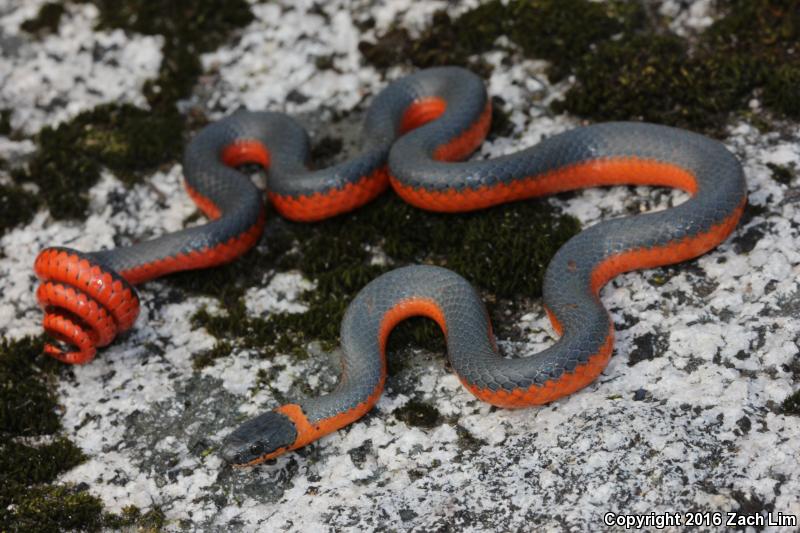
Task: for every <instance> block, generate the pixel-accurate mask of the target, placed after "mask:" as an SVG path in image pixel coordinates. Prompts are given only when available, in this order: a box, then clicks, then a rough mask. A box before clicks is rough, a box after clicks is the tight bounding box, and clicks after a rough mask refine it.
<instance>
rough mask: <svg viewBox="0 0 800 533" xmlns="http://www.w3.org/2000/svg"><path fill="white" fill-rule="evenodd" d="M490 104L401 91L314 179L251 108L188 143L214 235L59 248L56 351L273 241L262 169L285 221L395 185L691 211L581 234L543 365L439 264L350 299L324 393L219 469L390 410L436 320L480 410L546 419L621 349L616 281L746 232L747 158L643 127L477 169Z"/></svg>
mask: <svg viewBox="0 0 800 533" xmlns="http://www.w3.org/2000/svg"><path fill="white" fill-rule="evenodd" d="M491 115H492V103H491V99H490V98H489V96H488V94H487V91H486V87H485V85H484V82H483V80H482V79H481V78H480V77H478V76H477V75H475V74H474V73H472V72H470V71H469V70H466V69H464V68H461V67H435V68H428V69H424V70H420V71H417V72H414V73H412V74H409V75H406V76H404V77H401V78H399V79H397V80H395V81H392V82H391V83H389V84H388V85H387V86H386V87H385V88H384V89H383V90H381V91H380V92H379V93H378V94H377V95H376V96H375V97H374V99H373V101H372V103H371V104H370V106H369V108H368V109H367V111H366V116H365V120H364V125H363V139H364V141H363V145H362V146H363V147H362V148H361V150H360V152H359V153H358V154H357V155H355V156H354V157H352V158H349V159H347V160H346V161H344V162H341V163H338V164H336V165H333V166H331V167H327V168H323V169H312V168H311V167H310V166H309V163H308V159H309V153H310V148H309V147H310V141H309V137H308V134H307V132H306V131H305V129H304V128H303V127H302V126H301V125H300V124H299V123H298V122H297V121H295V120H294V119H293V118H291V117H290V116H288V115H286V114H283V113H278V112H265V111H248V110H239V111H236V112H234V113H233V114H231V115H229V116H227V117H225V118H223V119H221V120H219V121H217V122H214V123H212V124H210V125H209V126H207V127H206V128H204V129H203V130H202V131H201V132H200V133H198V134H197V135H196V137H195V138H194V139H193V140H192V141H191V142H190V143H189V145H188V147H187V150H186V153H185V155H184V161H183V167H184V174H185V177H186V187H187V190H188V191H189V193H190V195H191V196H192V198H193V199H194V200H195V202H196V203H197V204H198V206H199V207H200V209H201V210H202V211H203V212H204V213H205V214H206V215H207V216H208V218H209V219H210V222H209V223H207V224H205V225H202V226H196V227H194V228H189V229H184V230H182V231H179V232H176V233H172V234H168V235H164V236H162V237H160V238H157V239H154V240H151V241H146V242H142V243H139V244H134V245H132V246H127V247H120V248H115V249H111V250H103V251H98V252H92V253H82V252H78V251H75V250H72V249H69V248H64V247H53V248H48V249H45V250H43V251H42V252H41V254H40V255H39V257H38V258H37V260H36V264H35V270H36V272H37V274H38V275H39V277H40V278H42V280H43V284H42V285H40V287H39V289H38V296H39V300H40V303H42V305H43V306H44V308H45V311H46V314H45V329H46V330H48V332H49V333H50V334H51V336H53V337H55V338H56V339H58V340H61V341H65V342H68V343H71V344H72V345H74V346H76V347H77V349H76V350H73V351H72V352H64V351H62V350H61V349H60V348H59V347H56V346H55V345H50V347H49V348H47V351H48V353H49V354H50V355H53V356H55V357H58V358H60V359H62V360H65V361H68V362H86V361H88V360H89V359H91V357H93V355H94V350H95V347H96V346H102V345H105V344H108V343H109V342H111V340H113V337H114V335H115V334H116V333H117V332H118V331H122V330H125V329H127V328H130V327H131V325H132V324H133V320H135V317H136V313H137V310H138V297H137V296H136V292H135V290H134V288H133V285H135V284H137V283H141V282H144V281H147V280H149V279H153V278H155V277H158V276H162V275H165V274H168V273H170V272H174V271H177V270H185V269H191V268H203V267H209V266H213V265H217V264H221V263H224V262H227V261H231V260H233V259H234V258H236V257H238V256H239V255H241V254H242V253H244V252H245V251H246V250H247V249H249V248H250V247H251V246H253V245H254V244H255V243H256V242H257V241H258V239H259V237H260V235H261V232H262V230H263V227H264V220H265V211H264V206H263V202H262V200H261V196H260V193H259V192H258V189H257V188H256V187H255V186H254V185H253V184H252V182H251V181H250V180H249V179H248V177H247V176H246V175H245V174H243V173H242V172H240V171H239V170H237V168H238V167H239V166H241V165H243V164H245V163H255V164H258V165H261V166H263V167H264V168H265V169H267V197H268V199H269V203H270V205H271V206H272V207H273V208H274V209H275V210H276V211H277V212H278V213H279V214H280V215H282V216H284V217H286V218H289V219H291V220H297V221H308V222H311V221H317V220H322V219H325V218H328V217H331V216H334V215H337V214H341V213H344V212H347V211H350V210H353V209H356V208H358V207H360V206H361V205H364V204H366V203H367V202H369V201H371V200H372V199H373V198H375V197H376V196H378V195H379V194H381V193H382V192H383V191H384V190H385V189H386V188H387V187H389V186H391V188H392V189H394V191H395V193H396V194H398V195H399V196H400V197H401V198H402V199H403V200H405V201H406V202H409V203H410V204H412V205H414V206H416V207H419V208H421V209H426V210H431V211H438V212H463V211H473V210H479V209H484V208H488V207H491V206H495V205H499V204H504V203H507V202H514V201H520V200H525V199H529V198H534V197H541V196H547V195H553V194H557V193H561V192H565V191H571V190H575V189H581V188H587V187H598V186H613V185H647V186H659V187H671V188H677V189H681V190H683V191H685V192H686V193H688V196H689V198H688V199H687V200H686V201H684V202H682V203H680V204H678V205H676V206H673V207H670V208H668V209H665V210H662V211H656V212H647V213H641V214H636V215H633V216H625V217H621V218H614V219H611V220H604V221H601V222H598V223H596V224H594V225H592V226H590V227H588V228H585V229H584V230H583V231H581V232H580V233H578V234H577V235H575V236H574V237H572V238H571V239H570V240H568V241H567V242H566V243H565V244H564V245H563V246H562V247H561V248H560V249H559V250H558V251H557V252H556V254H555V256H554V257H553V259H552V260H551V261H550V263H549V265H548V266H547V269H546V272H545V276H544V282H543V288H542V300H543V305H544V308H545V310H546V312H547V315H548V317H549V318H550V321H551V323H552V325H553V328H554V330H555V332H556V333H557V334H558V339H557V340H556V341H555V343H554V344H553V345H551V346H550V347H548V348H547V349H545V350H544V351H542V352H540V353H537V354H535V355H532V356H529V357H523V358H505V357H503V356H502V354H501V353H500V352H499V350H498V348H497V345H496V341H495V339H494V335H493V333H492V325H491V321H490V319H489V315H488V313H487V311H486V308H485V306H484V304H483V302H482V299H481V297H480V294H479V292H478V291H477V289H476V288H475V287H474V286H472V285H471V284H470V283H469V282H468V281H467V280H465V279H464V278H463V277H461V276H460V275H458V274H457V273H455V272H452V271H450V270H447V269H445V268H442V267H438V266H433V265H410V266H404V267H401V268H397V269H394V270H391V271H389V272H387V273H385V274H383V275H381V276H379V277H377V278H376V279H374V280H373V281H371V282H370V283H369V284H367V285H366V286H365V287H364V288H363V289H362V290H361V291H360V292H359V293H358V294H357V295H356V296H355V298H354V299H353V300H352V302H351V303H350V304H349V306H348V307H347V310H346V311H345V314H344V318H343V319H342V322H341V326H340V342H341V350H340V353H341V369H340V372H339V379H338V384H337V385H336V387H335V388H334V389H333V390H332V391H331V392H329V393H327V394H324V395H322V396H318V397H308V398H304V399H300V400H298V401H296V402H292V403H286V404H284V405H281V406H279V407H277V408H274V409H272V410H269V411H266V412H263V413H261V414H259V415H257V416H255V417H253V418H250V419H249V420H247V421H245V422H244V423H242V424H241V425H240V426H238V427H237V428H236V429H234V431H232V432H231V433H230V434H228V435H227V436H226V437H225V438H224V439H223V440H222V442H221V445H220V450H219V453H220V455H221V456H222V458H223V459H224V460H225V461H227V462H228V463H231V464H233V465H236V466H245V465H254V464H258V463H261V462H263V461H267V460H270V459H273V458H276V457H278V456H279V455H281V454H283V453H286V452H288V451H290V450H296V449H299V448H302V447H304V446H306V445H308V444H310V443H312V442H314V441H316V440H318V439H320V438H322V437H323V436H325V435H328V434H330V433H332V432H335V431H338V430H339V429H341V428H343V427H345V426H347V425H349V424H351V423H353V422H355V421H356V420H358V419H359V418H361V417H362V416H364V415H365V414H366V413H367V412H369V411H370V410H371V409H372V407H373V406H374V405H375V403H376V402H377V401H378V399H379V398H380V396H381V394H382V391H383V388H384V385H385V382H386V376H387V363H386V342H387V338H388V336H389V333H390V332H391V331H392V329H393V328H394V327H395V325H397V324H398V323H399V322H401V321H403V320H405V319H406V318H409V317H412V316H425V317H428V318H431V319H433V320H434V321H435V322H436V323H437V324H438V325H439V327H440V328H441V330H442V332H443V334H444V336H445V339H446V344H447V352H448V358H449V360H450V363H451V365H452V369H453V371H454V372H455V374H456V375H457V376H458V378H459V380H460V381H461V383H462V384H463V385H464V387H465V388H466V389H467V390H469V391H470V392H471V393H472V394H473V395H475V396H476V397H477V398H479V399H480V400H482V401H485V402H488V403H490V404H493V405H496V406H499V407H504V408H521V407H527V406H533V405H541V404H546V403H549V402H552V401H554V400H556V399H559V398H562V397H564V396H567V395H569V394H571V393H573V392H576V391H577V390H579V389H581V388H583V387H586V386H587V385H589V384H590V383H592V382H593V381H594V380H595V379H596V378H597V377H598V376H599V375H600V374H601V373H602V372H603V370H604V369H605V367H606V365H607V364H608V361H609V359H610V357H611V354H612V351H613V347H614V324H613V321H612V319H611V317H610V315H609V313H608V311H607V310H606V309H605V307H604V306H603V303H602V301H601V299H600V290H601V288H602V287H603V286H604V285H605V284H606V283H608V281H610V280H611V279H612V278H614V277H615V276H617V275H619V274H621V273H623V272H627V271H631V270H638V269H647V268H653V267H657V266H661V265H667V264H673V263H678V262H682V261H686V260H689V259H692V258H695V257H698V256H700V255H702V254H704V253H706V252H708V251H709V250H711V249H713V248H715V247H716V246H717V245H718V244H720V243H721V242H723V241H724V240H725V239H726V238H727V237H728V236H729V235H730V233H731V232H732V231H733V230H734V228H735V227H736V225H737V224H738V222H739V219H740V218H741V216H742V213H743V211H744V208H745V206H746V202H747V184H746V181H745V176H744V172H743V170H742V167H741V165H740V163H739V161H738V160H737V158H736V157H735V156H734V155H733V154H732V153H731V152H730V151H729V150H728V149H727V148H726V147H725V146H724V145H723V144H722V143H720V142H718V141H716V140H713V139H710V138H708V137H706V136H703V135H701V134H698V133H694V132H690V131H688V130H684V129H679V128H674V127H669V126H663V125H657V124H650V123H644V122H606V123H598V124H591V125H585V126H579V127H576V128H573V129H570V130H568V131H565V132H563V133H560V134H557V135H553V136H551V137H547V138H545V139H544V140H542V141H540V142H539V143H538V144H536V145H534V146H532V147H529V148H525V149H522V150H520V151H518V152H515V153H512V154H508V155H504V156H500V157H496V158H492V159H477V160H476V159H473V160H465V159H466V158H467V157H468V156H469V155H470V154H472V153H473V152H474V151H475V150H476V149H477V148H478V147H479V146H480V144H481V143H482V142H483V140H484V138H485V137H486V135H487V133H488V131H489V127H490V124H491Z"/></svg>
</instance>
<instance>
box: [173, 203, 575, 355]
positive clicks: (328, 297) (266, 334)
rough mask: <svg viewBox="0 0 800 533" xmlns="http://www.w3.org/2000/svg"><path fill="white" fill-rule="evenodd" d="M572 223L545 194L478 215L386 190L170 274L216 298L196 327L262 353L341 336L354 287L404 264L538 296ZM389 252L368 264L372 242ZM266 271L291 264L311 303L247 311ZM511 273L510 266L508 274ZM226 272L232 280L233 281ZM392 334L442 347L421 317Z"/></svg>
mask: <svg viewBox="0 0 800 533" xmlns="http://www.w3.org/2000/svg"><path fill="white" fill-rule="evenodd" d="M578 229H579V226H578V223H577V221H576V220H575V219H573V218H570V217H566V216H557V215H556V214H555V212H554V210H553V209H552V208H550V207H548V206H547V204H545V203H544V202H537V201H529V202H520V203H516V204H509V205H504V206H499V207H496V208H492V209H488V210H484V211H481V212H476V213H466V214H437V213H429V212H425V211H421V210H419V209H415V208H413V207H411V206H409V205H407V204H405V203H404V202H402V201H400V200H399V199H398V198H397V197H396V196H394V195H393V194H387V195H384V196H382V197H381V198H379V199H378V200H376V201H375V202H373V203H372V204H370V205H368V206H365V207H364V208H362V209H360V210H358V211H356V212H354V213H350V214H347V215H344V216H340V217H336V218H333V219H331V220H327V221H324V222H320V223H316V224H287V225H286V226H285V228H284V229H283V230H282V231H280V232H275V233H273V234H271V235H268V236H267V239H266V242H267V243H268V246H269V249H268V251H267V252H262V251H253V252H251V253H249V254H247V255H246V256H245V257H244V258H242V259H241V260H238V261H236V262H234V263H232V264H230V265H228V266H225V267H223V268H219V269H213V271H209V272H186V273H182V274H179V275H177V276H175V281H176V283H177V284H178V285H181V286H183V287H184V288H185V289H188V290H190V291H193V292H200V293H203V294H207V295H212V296H216V297H218V298H220V299H221V301H222V303H223V309H224V312H223V313H222V314H219V315H212V314H210V313H209V312H207V311H206V310H201V311H199V312H198V313H196V314H195V315H194V318H193V320H194V325H195V326H198V327H200V326H202V327H205V328H206V329H207V330H208V331H209V332H210V333H211V334H212V335H214V336H216V337H218V338H220V339H226V340H229V341H231V340H232V341H234V342H235V343H236V344H238V345H241V346H245V347H248V348H256V349H258V350H260V352H261V353H262V354H263V355H264V356H271V355H274V354H275V353H277V352H283V353H285V352H293V353H296V354H298V355H302V354H304V353H305V344H306V343H307V342H310V341H312V340H320V341H322V343H323V347H324V348H328V349H329V348H332V347H334V346H335V345H336V344H338V334H339V323H340V321H341V318H342V316H343V314H344V310H345V308H346V307H347V305H348V304H349V303H350V301H351V300H352V299H353V297H354V296H355V294H356V293H357V292H358V291H359V290H360V289H361V288H363V287H364V286H365V285H366V284H367V283H368V282H369V281H371V280H373V279H375V278H376V277H377V276H378V275H380V274H382V273H383V272H386V271H388V270H391V269H392V268H395V267H397V266H401V265H403V264H410V263H429V264H438V265H442V266H446V267H448V268H451V269H453V270H455V271H457V272H459V273H460V274H461V275H463V276H465V277H466V278H467V279H468V280H470V281H471V282H472V283H474V284H475V285H476V286H477V287H479V288H480V289H481V290H483V291H486V292H488V293H489V294H490V295H491V296H490V299H491V298H494V297H500V298H510V299H511V298H518V297H519V296H520V295H525V296H531V297H534V296H537V295H539V294H540V292H541V283H542V277H543V274H544V269H545V267H546V265H547V263H548V262H549V260H550V258H551V257H552V255H553V254H554V253H555V251H556V250H557V249H558V248H559V247H560V246H561V245H562V244H563V243H564V242H565V241H566V240H567V239H568V238H569V237H570V236H572V235H574V234H575V233H576V232H577V231H578ZM373 249H379V250H381V251H382V252H383V253H385V254H386V255H387V256H388V257H390V258H391V260H392V261H391V262H390V263H388V264H372V261H371V260H372V257H373V253H372V251H371V250H373ZM272 269H278V270H284V271H285V270H289V269H297V270H300V271H301V272H303V273H304V274H305V276H306V277H308V278H309V279H312V280H315V281H316V283H317V287H316V288H315V289H314V290H312V291H308V292H307V293H305V294H304V295H303V296H302V300H303V301H304V302H305V303H306V304H307V305H308V308H309V309H308V311H307V312H305V313H299V314H279V313H276V314H271V315H268V316H266V317H253V316H248V313H247V312H246V309H245V307H244V303H243V300H242V295H243V294H244V291H245V289H246V288H247V287H249V286H252V285H255V284H258V283H261V282H262V281H263V277H264V273H265V272H268V271H270V270H272ZM508 273H512V274H511V275H509V274H508ZM230 280H235V281H234V282H233V283H231V282H230ZM417 324H418V326H417V327H414V328H409V329H405V328H404V330H402V331H401V332H399V333H400V335H399V338H398V336H396V335H393V336H392V337H393V339H392V343H393V344H394V343H396V344H395V345H399V344H402V343H408V342H415V341H417V342H422V343H424V345H425V346H427V347H432V348H433V349H441V347H442V335H441V333H440V332H438V330H437V328H436V327H435V326H433V325H431V324H426V323H425V322H424V321H418V322H417Z"/></svg>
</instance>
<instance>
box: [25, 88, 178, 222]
mask: <svg viewBox="0 0 800 533" xmlns="http://www.w3.org/2000/svg"><path fill="white" fill-rule="evenodd" d="M182 129H183V119H182V118H181V116H180V115H178V114H177V112H175V113H172V114H169V113H152V112H150V111H146V110H144V109H140V108H137V107H134V106H131V105H118V104H108V105H102V106H98V107H96V108H94V109H92V110H91V111H85V112H83V113H81V114H80V115H78V116H77V117H75V118H74V119H73V120H71V121H69V122H66V123H63V124H61V125H59V126H57V127H55V128H50V127H48V128H44V129H43V130H42V131H41V132H40V133H39V135H38V137H37V141H38V144H39V151H38V152H37V154H36V156H35V157H34V158H33V160H32V161H31V162H30V163H29V164H28V166H27V167H26V168H24V169H17V170H15V171H14V172H13V173H12V175H13V177H14V179H15V180H16V181H17V182H18V183H19V182H25V181H30V182H33V183H36V184H37V185H39V188H40V197H41V198H42V199H43V200H44V201H45V202H46V203H47V205H48V206H49V208H50V212H51V214H52V215H53V216H54V217H56V218H67V217H82V216H84V215H85V212H86V208H87V206H88V190H89V188H90V187H92V186H93V185H94V184H95V183H97V180H98V179H99V178H100V169H101V168H102V167H107V168H109V169H110V170H111V171H113V172H114V173H115V174H116V175H117V176H119V177H120V178H122V179H123V180H124V181H126V182H127V183H134V182H136V181H137V180H139V179H140V178H141V177H143V176H144V175H145V173H146V172H149V171H152V170H153V169H154V168H156V167H157V166H158V165H160V164H162V163H165V162H167V161H170V160H172V159H175V158H177V157H178V155H179V154H180V152H181V150H182V139H181V131H182Z"/></svg>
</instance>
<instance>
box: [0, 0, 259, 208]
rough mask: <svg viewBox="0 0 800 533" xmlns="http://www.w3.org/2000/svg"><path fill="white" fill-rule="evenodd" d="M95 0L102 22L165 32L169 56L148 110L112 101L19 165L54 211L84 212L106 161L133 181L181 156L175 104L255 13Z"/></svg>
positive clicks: (152, 84) (181, 124)
mask: <svg viewBox="0 0 800 533" xmlns="http://www.w3.org/2000/svg"><path fill="white" fill-rule="evenodd" d="M86 1H89V0H86ZM92 2H93V3H94V4H96V5H97V7H98V9H99V11H100V26H101V27H103V28H122V29H125V30H129V31H134V32H137V33H144V34H148V35H156V34H157V35H163V36H164V39H165V44H164V57H163V60H162V64H161V68H160V70H159V74H158V76H157V78H156V79H154V80H150V81H148V82H147V83H146V84H145V88H144V91H145V95H146V96H147V99H148V101H149V103H150V106H151V109H150V110H144V109H139V108H136V107H134V106H131V105H127V104H107V105H103V106H99V107H97V108H95V109H93V110H91V111H87V112H84V113H81V114H80V115H78V116H77V117H75V118H74V119H73V120H71V121H69V122H67V123H64V124H61V125H60V126H58V127H56V128H45V129H44V130H42V131H41V132H40V134H39V135H38V136H37V141H38V144H39V150H38V152H37V155H36V157H35V158H34V159H33V160H32V161H31V162H30V164H29V165H28V167H27V168H24V169H18V170H16V171H15V172H14V178H15V179H16V181H17V182H18V183H22V182H27V181H30V182H34V183H37V184H38V185H39V186H40V190H41V197H42V199H43V200H44V201H45V203H46V204H47V206H48V207H49V208H50V213H51V214H52V215H53V216H54V217H56V218H73V217H74V218H79V217H82V216H84V215H85V212H86V208H87V205H88V190H89V188H90V187H91V186H92V185H94V184H95V183H96V182H97V180H98V179H99V176H100V170H101V168H103V167H106V168H109V169H110V170H111V171H112V172H114V173H115V174H116V175H117V176H119V177H120V178H121V179H123V181H125V182H126V183H133V182H136V181H138V180H139V179H140V178H141V177H142V176H143V175H144V174H145V173H148V172H151V171H152V170H154V169H155V168H156V167H158V166H159V165H161V164H163V163H166V162H169V161H172V160H175V159H177V157H178V156H179V155H180V153H181V150H182V149H183V139H182V133H183V130H184V128H185V125H186V119H185V117H184V116H183V115H181V114H180V113H179V112H178V109H177V107H176V105H175V104H176V103H177V102H178V100H180V99H182V98H187V97H188V96H189V94H190V92H191V89H192V87H193V86H194V84H195V82H196V80H197V77H198V76H199V75H200V73H201V72H202V69H201V65H200V61H199V54H201V53H203V52H207V51H210V50H213V49H215V48H217V47H218V46H219V45H220V44H222V43H223V42H224V41H225V40H226V39H227V38H228V37H229V35H230V33H231V31H233V30H234V29H235V28H238V27H241V26H243V25H246V24H248V23H249V22H250V21H251V20H252V13H251V12H250V8H249V6H248V4H247V3H246V2H244V0H236V1H233V2H229V1H223V0H211V1H207V2H194V1H177V2H169V3H154V2H146V1H143V0H125V1H122V2H116V1H114V2H112V1H110V0H92ZM53 5H58V4H53ZM14 220H17V219H14Z"/></svg>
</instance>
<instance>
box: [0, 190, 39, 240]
mask: <svg viewBox="0 0 800 533" xmlns="http://www.w3.org/2000/svg"><path fill="white" fill-rule="evenodd" d="M38 206H39V198H38V197H37V196H36V195H35V194H32V193H30V192H28V191H26V190H24V189H23V188H21V187H17V186H14V185H0V235H2V234H3V233H5V232H6V230H8V229H10V228H12V227H14V226H16V225H18V224H24V223H27V222H29V221H30V220H31V219H32V218H33V215H34V214H35V213H36V209H37V208H38Z"/></svg>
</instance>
